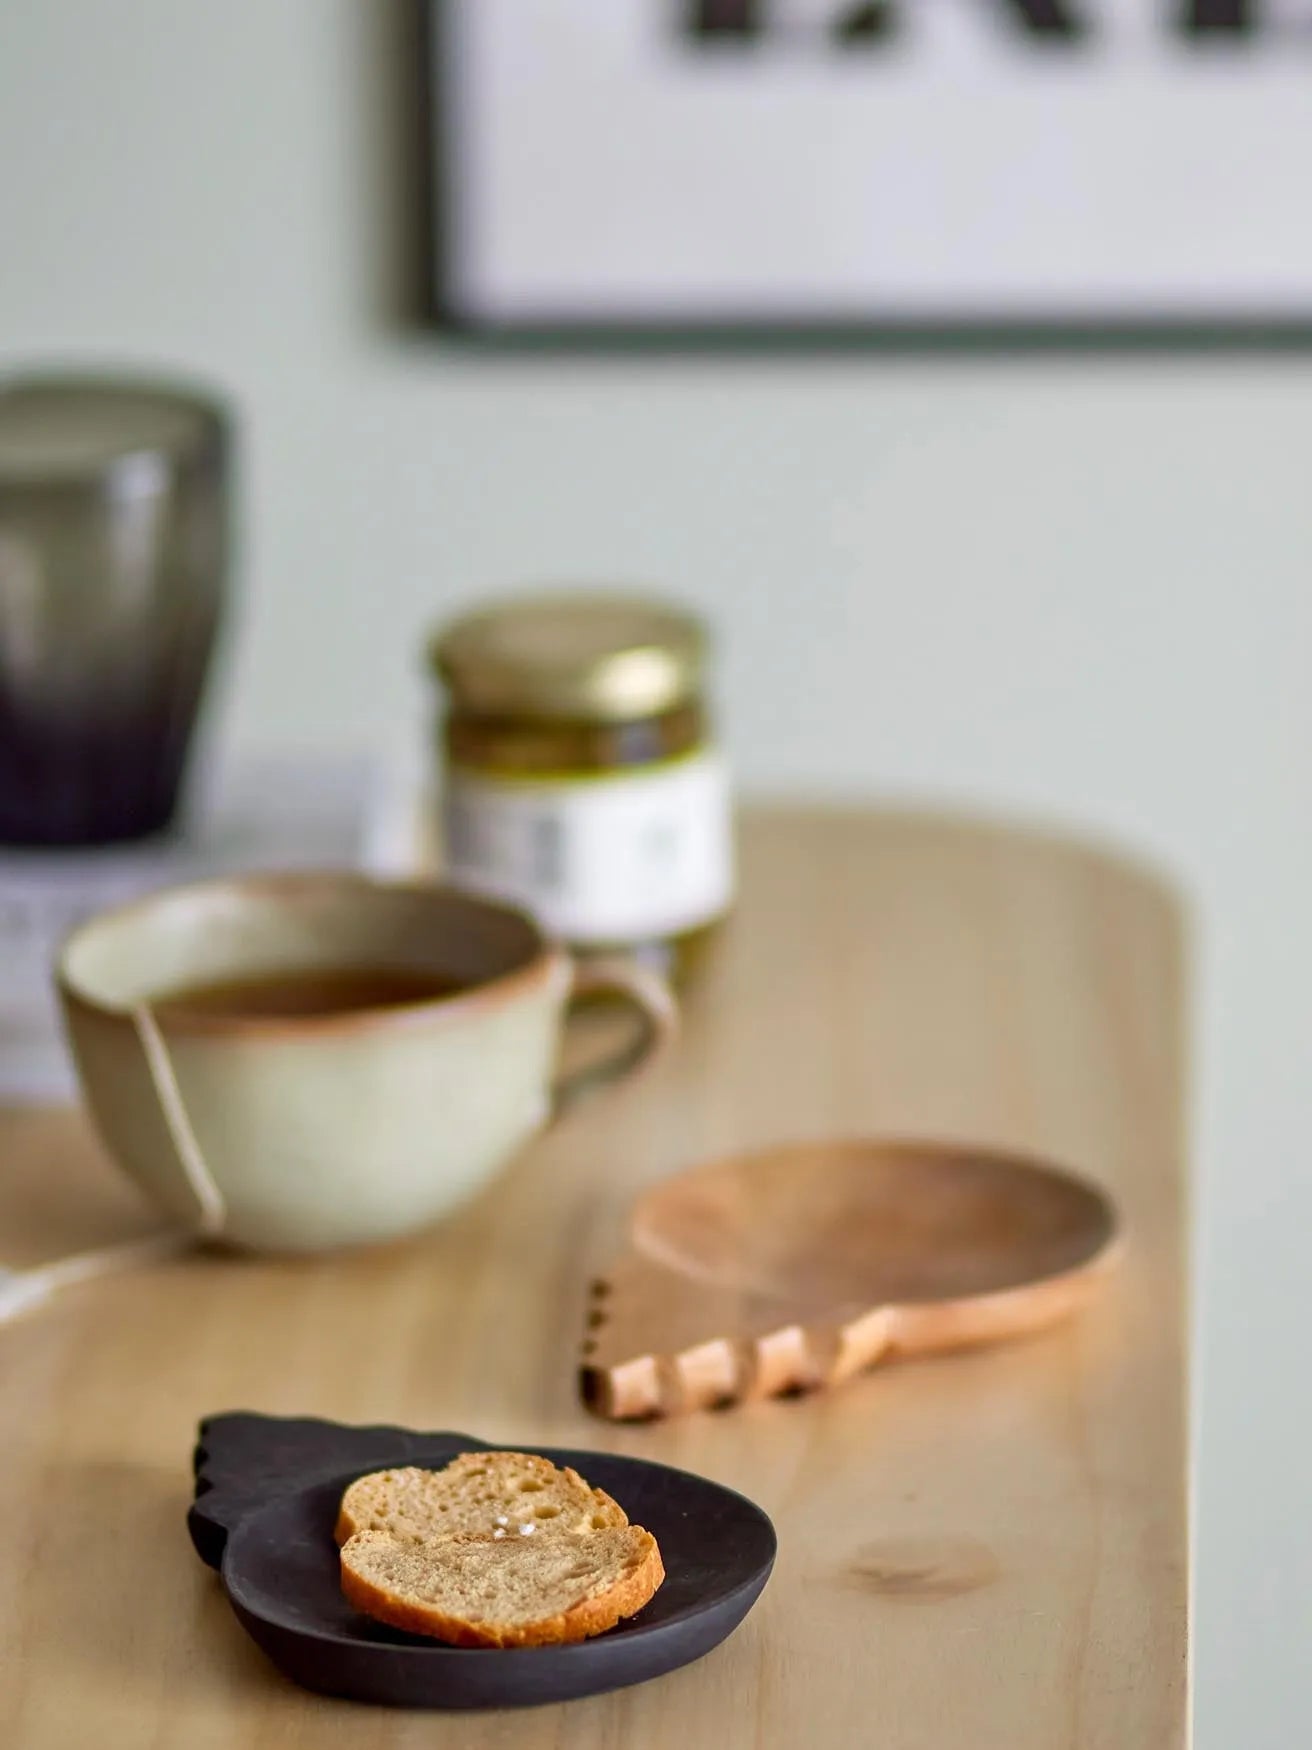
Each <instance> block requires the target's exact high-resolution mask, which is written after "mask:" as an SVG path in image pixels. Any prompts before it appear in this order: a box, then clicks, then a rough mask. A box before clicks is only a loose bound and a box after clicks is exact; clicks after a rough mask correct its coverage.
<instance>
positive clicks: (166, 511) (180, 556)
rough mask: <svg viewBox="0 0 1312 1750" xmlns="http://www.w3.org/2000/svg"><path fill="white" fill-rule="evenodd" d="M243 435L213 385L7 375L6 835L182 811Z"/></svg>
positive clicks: (2, 416) (126, 824)
mask: <svg viewBox="0 0 1312 1750" xmlns="http://www.w3.org/2000/svg"><path fill="white" fill-rule="evenodd" d="M229 450H230V425H229V420H228V417H227V415H226V412H225V410H224V408H223V407H222V405H221V404H220V403H219V402H217V401H215V400H214V399H212V398H211V397H209V396H208V395H203V394H195V393H191V392H188V391H184V390H181V389H177V388H173V387H171V386H168V385H163V384H157V383H153V382H142V381H135V380H133V379H130V378H129V379H111V378H91V377H68V376H64V377H57V376H43V377H39V378H38V377H25V378H21V379H12V378H11V379H8V380H0V843H4V844H10V845H47V846H50V845H70V846H71V845H95V844H108V843H113V842H116V841H120V840H124V839H136V838H143V837H146V836H147V835H149V834H151V833H156V832H159V831H161V830H162V829H164V828H165V827H167V826H168V824H169V823H170V821H171V820H172V819H173V817H174V813H175V810H176V809H177V805H178V801H179V795H180V792H181V789H182V783H183V774H184V772H185V769H186V763H187V753H188V749H189V747H190V745H191V740H192V732H193V730H194V728H195V724H196V718H197V714H198V708H199V705H200V700H201V695H202V691H203V688H204V683H205V678H206V675H207V673H208V670H209V667H210V659H211V655H212V652H213V648H214V642H215V634H216V631H217V628H218V625H219V621H220V617H221V610H222V607H223V601H224V596H225V592H226V586H227V571H228V549H229V529H228V521H229V517H228V472H229Z"/></svg>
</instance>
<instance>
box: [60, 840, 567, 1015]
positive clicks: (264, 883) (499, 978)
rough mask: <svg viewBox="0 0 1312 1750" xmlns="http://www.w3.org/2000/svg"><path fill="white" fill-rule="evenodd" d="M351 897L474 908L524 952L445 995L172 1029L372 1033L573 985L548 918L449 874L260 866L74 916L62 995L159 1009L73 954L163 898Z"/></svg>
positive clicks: (99, 1004) (88, 1003)
mask: <svg viewBox="0 0 1312 1750" xmlns="http://www.w3.org/2000/svg"><path fill="white" fill-rule="evenodd" d="M334 889H335V890H337V891H338V892H340V893H342V894H343V895H347V896H349V895H350V894H352V893H355V894H361V895H381V896H386V895H389V894H396V895H401V896H410V897H413V898H415V899H419V900H424V899H434V900H439V901H441V902H442V903H444V904H447V905H454V906H456V907H457V908H460V907H464V908H466V909H467V910H469V911H470V912H479V913H482V914H483V915H484V916H485V917H486V916H493V917H496V918H499V919H501V920H502V921H503V922H505V923H506V924H507V925H509V926H512V927H515V928H518V929H520V930H522V931H523V932H524V936H525V945H526V950H527V951H526V953H525V955H524V958H523V960H522V962H521V963H519V964H516V965H513V966H511V967H509V968H507V969H506V970H505V971H503V972H497V973H493V974H492V975H491V976H490V977H488V978H485V979H480V980H479V981H478V982H477V983H473V984H471V985H469V987H468V988H466V989H461V990H457V991H453V992H450V993H448V994H445V995H442V996H435V997H421V998H417V999H416V1000H414V1001H412V1002H401V1003H389V1004H386V1005H379V1006H377V1007H373V1008H360V1009H352V1010H350V1011H349V1012H348V1013H345V1014H340V1013H338V1014H325V1015H295V1016H277V1015H240V1014H233V1015H216V1014H205V1013H202V1012H201V1011H199V1010H194V1011H188V1010H187V1009H186V1008H184V1007H182V1006H181V1005H180V1006H178V1007H177V1008H171V1009H169V1010H168V1013H167V1027H168V1032H169V1033H170V1034H195V1035H202V1034H203V1035H206V1036H211V1037H213V1036H221V1037H240V1038H255V1037H258V1038H265V1039H267V1038H285V1037H296V1038H313V1037H320V1036H322V1035H324V1034H333V1035H340V1034H343V1033H354V1032H363V1031H366V1030H370V1031H372V1030H373V1029H376V1028H384V1027H393V1028H401V1027H407V1026H413V1025H416V1024H419V1023H432V1022H436V1021H449V1022H451V1023H452V1024H455V1023H458V1022H460V1021H463V1020H466V1019H468V1018H469V1017H471V1016H473V1015H476V1014H481V1013H482V1012H484V1011H486V1010H487V1009H488V1008H489V1007H492V1006H498V1007H499V1006H501V1005H503V1004H505V1003H508V1002H513V1001H515V1000H517V999H518V998H520V997H523V996H525V995H527V994H528V993H529V992H530V991H532V990H534V989H536V988H538V987H539V986H549V985H552V984H555V985H556V986H557V987H558V988H559V990H560V991H561V993H562V994H564V992H565V991H567V990H568V988H569V984H570V980H571V976H572V972H571V967H572V962H571V958H570V955H569V954H568V952H567V951H566V950H565V949H564V948H563V947H561V946H560V944H559V943H557V942H555V941H553V940H552V939H551V938H550V937H549V936H548V935H547V934H546V933H545V932H544V931H543V929H542V928H541V926H540V925H539V924H538V923H537V922H536V921H535V920H534V919H533V918H532V917H531V916H530V915H529V914H528V913H527V912H525V911H522V910H520V909H519V908H518V907H516V906H513V905H508V904H506V903H504V902H503V901H501V900H497V899H489V898H485V897H484V896H483V895H482V894H476V893H470V892H467V891H466V890H465V889H463V888H459V887H455V886H452V885H449V884H447V883H444V882H442V881H433V880H423V879H421V878H417V877H404V876H401V877H388V876H383V877H380V876H375V875H370V874H368V873H367V872H365V871H361V870H353V869H306V870H277V871H268V872H266V871H258V872H252V873H250V874H244V875H243V874H237V875H214V876H208V877H205V878H203V879H201V880H198V881H186V882H179V883H176V884H174V885H171V886H167V887H160V888H155V889H153V890H152V891H151V892H149V893H143V894H139V895H138V896H137V897H135V898H133V899H130V900H127V901H125V902H124V903H122V904H119V905H113V906H108V907H106V908H105V909H104V910H103V911H98V912H96V913H95V914H94V915H93V916H91V917H88V918H85V919H83V920H82V922H81V923H78V924H75V925H74V926H73V928H72V929H71V930H69V931H68V932H67V934H66V935H65V936H64V937H63V939H62V941H61V942H60V944H59V947H58V949H57V951H56V954H55V964H54V981H55V985H56V988H57V989H58V992H59V994H60V996H61V998H62V999H63V1001H64V1002H65V1003H67V1004H69V1005H70V1006H72V1007H74V1008H76V1009H79V1010H81V1011H82V1012H84V1013H87V1014H93V1015H99V1016H102V1017H104V1018H106V1019H111V1020H123V1021H133V1019H134V1017H135V1015H136V1014H137V1012H138V1011H139V1010H140V1009H141V1008H143V1007H144V1008H148V1009H149V1008H152V1007H153V1005H154V1003H155V1002H156V1001H158V999H157V998H156V997H154V996H152V995H146V996H143V997H142V998H141V999H140V1001H139V1002H135V1003H134V1002H131V1001H113V1000H110V999H108V998H106V997H104V996H100V995H94V994H92V993H91V992H90V991H88V990H87V989H86V988H85V987H84V985H83V984H82V983H81V982H80V981H79V979H78V978H77V976H76V975H75V974H74V972H73V970H72V966H71V962H72V960H73V959H74V957H75V956H76V955H77V953H78V951H79V949H80V948H81V947H82V945H83V944H84V943H85V942H86V941H87V940H88V939H89V938H90V937H92V936H93V935H94V934H96V932H98V931H100V930H102V929H106V928H109V927H112V926H116V925H122V924H125V923H131V922H133V921H134V920H136V919H144V918H146V917H148V916H149V915H150V914H151V913H152V912H155V911H157V910H158V909H159V908H160V907H161V906H164V905H166V904H168V903H169V902H172V901H175V900H182V899H186V898H187V897H188V896H195V897H197V898H201V897H203V896H205V895H206V894H222V893H228V894H232V895H234V896H236V897H237V898H238V899H240V898H241V897H243V896H245V895H252V896H255V897H259V896H261V895H264V896H267V897H269V898H271V899H274V900H277V899H284V900H287V901H294V900H295V898H296V897H297V895H298V894H299V893H302V892H305V891H306V890H312V891H313V892H315V893H331V892H332V891H333V890H334Z"/></svg>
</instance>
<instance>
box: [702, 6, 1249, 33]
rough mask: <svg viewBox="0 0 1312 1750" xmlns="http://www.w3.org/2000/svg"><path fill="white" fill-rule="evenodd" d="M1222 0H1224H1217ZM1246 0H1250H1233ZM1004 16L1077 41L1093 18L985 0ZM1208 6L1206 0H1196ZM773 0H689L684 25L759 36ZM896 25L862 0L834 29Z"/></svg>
mask: <svg viewBox="0 0 1312 1750" xmlns="http://www.w3.org/2000/svg"><path fill="white" fill-rule="evenodd" d="M1213 3H1215V4H1223V3H1224V0H1213ZM1231 3H1232V4H1237V5H1243V4H1244V3H1245V0H1231ZM985 4H987V5H988V6H989V7H990V9H991V10H992V11H994V12H996V13H997V14H998V17H999V19H1000V20H1003V21H1007V20H1009V21H1010V22H1011V24H1012V25H1014V26H1016V27H1017V28H1019V29H1020V30H1022V31H1023V32H1024V33H1025V34H1026V35H1027V36H1032V37H1039V38H1042V39H1046V40H1052V39H1054V38H1055V39H1061V40H1065V41H1075V40H1077V39H1078V38H1080V37H1083V36H1086V35H1087V34H1088V21H1087V20H1086V19H1085V18H1084V17H1083V15H1082V14H1081V13H1079V12H1077V11H1076V10H1075V8H1074V6H1073V5H1072V4H1071V0H985ZM1194 4H1196V5H1198V6H1206V4H1207V0H1194ZM770 10H771V8H770V3H769V0H687V6H686V11H685V25H684V29H685V31H686V32H687V34H688V35H689V36H691V37H693V38H694V39H705V38H713V37H737V38H740V39H741V38H744V37H757V36H761V35H764V34H767V33H768V31H769V29H770V22H771V21H770ZM896 24H897V7H896V3H895V0H862V3H860V4H858V5H855V6H854V5H852V4H850V0H849V4H847V5H843V6H839V7H837V8H836V11H835V16H834V21H833V24H832V26H831V29H832V32H833V34H834V36H835V37H837V38H838V40H839V41H840V42H851V43H870V42H873V41H878V40H880V39H882V38H884V37H887V36H890V35H891V34H892V33H893V31H894V29H895V28H896Z"/></svg>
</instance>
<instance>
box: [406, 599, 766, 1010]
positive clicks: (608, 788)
mask: <svg viewBox="0 0 1312 1750" xmlns="http://www.w3.org/2000/svg"><path fill="white" fill-rule="evenodd" d="M430 656H431V661H432V665H433V667H434V669H435V670H436V672H437V674H438V675H439V676H440V677H441V679H442V680H443V681H444V682H445V685H446V688H447V695H448V708H447V711H446V714H445V719H444V722H443V725H442V749H443V754H444V761H443V764H444V768H445V769H444V783H443V792H442V793H443V803H442V816H443V840H444V848H445V862H446V869H447V873H448V875H449V876H450V878H451V879H452V880H453V881H455V882H457V883H459V884H460V885H462V886H466V887H470V888H473V889H475V890H476V891H479V892H483V893H489V894H492V895H495V896H499V897H501V898H505V899H509V900H511V901H513V902H514V903H515V904H517V905H521V906H524V907H525V908H527V909H528V910H530V911H532V912H533V913H534V914H535V915H536V916H537V917H538V918H539V919H540V921H541V922H542V923H543V924H544V925H545V926H546V928H547V929H549V930H550V931H551V932H552V933H553V934H554V935H556V936H558V937H559V938H560V939H561V940H563V941H565V942H567V943H569V945H570V946H571V947H572V948H574V949H575V950H576V951H578V952H581V953H584V954H588V953H601V952H612V951H614V950H616V949H623V950H626V951H629V952H632V953H636V954H637V955H638V956H639V957H640V958H642V959H643V960H645V961H647V962H648V963H649V964H652V965H654V966H656V967H657V968H658V969H659V970H660V971H662V972H664V973H665V974H666V975H667V976H670V977H672V978H674V979H676V980H678V979H680V978H683V977H684V976H686V975H687V974H688V973H689V972H690V971H691V970H692V968H693V966H694V964H695V963H696V961H697V959H698V958H699V956H700V954H701V952H702V951H703V949H704V948H705V946H706V944H707V943H708V942H709V940H710V938H711V935H712V933H713V931H714V927H715V925H716V924H717V923H718V922H719V921H720V919H722V918H723V916H724V914H725V913H726V912H727V910H728V908H729V905H730V902H731V900H732V896H733V834H732V827H731V820H730V807H729V789H728V779H727V773H726V769H725V765H724V762H723V760H722V758H721V756H720V754H719V752H718V750H717V748H716V746H715V743H714V739H713V736H712V732H711V724H710V716H709V713H708V710H707V704H706V697H705V685H706V635H705V630H704V628H703V627H702V625H701V623H700V622H699V621H698V620H696V619H695V618H693V617H692V616H690V615H689V614H687V613H685V612H683V611H681V610H679V609H677V608H672V607H668V606H665V605H662V604H661V603H658V602H652V601H646V600H641V599H636V598H632V597H628V596H623V595H609V594H607V595H600V594H568V595H539V596H531V597H525V598H521V599H519V600H514V601H509V602H503V603H500V604H498V605H497V606H495V607H492V608H488V609H484V610H482V611H481V612H477V613H473V614H470V615H467V616H466V617H464V618H462V619H460V620H457V621H456V622H455V623H453V624H451V625H448V626H446V627H444V628H442V629H441V630H440V631H439V632H438V633H437V634H436V635H435V637H434V639H433V641H432V644H431V647H430Z"/></svg>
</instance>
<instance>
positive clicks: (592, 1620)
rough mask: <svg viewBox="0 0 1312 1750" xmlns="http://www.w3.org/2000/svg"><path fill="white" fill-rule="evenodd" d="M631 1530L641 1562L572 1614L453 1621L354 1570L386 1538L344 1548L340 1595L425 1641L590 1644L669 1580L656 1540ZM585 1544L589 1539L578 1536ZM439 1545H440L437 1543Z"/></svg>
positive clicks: (472, 1539) (356, 1540) (372, 1534)
mask: <svg viewBox="0 0 1312 1750" xmlns="http://www.w3.org/2000/svg"><path fill="white" fill-rule="evenodd" d="M632 1530H633V1532H634V1534H635V1536H636V1537H637V1538H638V1539H639V1550H640V1552H641V1560H640V1561H639V1563H638V1565H637V1566H636V1567H634V1568H632V1569H629V1570H628V1571H626V1572H625V1573H624V1574H622V1575H621V1576H620V1577H619V1579H618V1580H617V1581H616V1582H615V1584H614V1585H613V1586H610V1587H608V1588H607V1589H606V1591H604V1592H600V1593H597V1594H596V1595H595V1596H594V1597H591V1598H582V1599H580V1600H579V1602H578V1603H577V1604H574V1605H571V1606H570V1608H569V1609H568V1610H564V1611H560V1612H558V1613H557V1614H555V1615H553V1616H546V1617H542V1618H540V1619H539V1620H538V1621H536V1622H529V1623H498V1622H479V1621H474V1620H471V1619H468V1618H464V1617H458V1616H452V1615H449V1614H448V1613H447V1612H446V1611H444V1610H441V1609H439V1608H438V1606H436V1605H432V1604H425V1603H422V1602H420V1601H419V1600H416V1599H408V1598H404V1597H401V1596H400V1595H399V1594H397V1593H396V1592H393V1591H391V1590H389V1589H388V1588H387V1587H386V1586H382V1585H379V1584H378V1583H377V1582H376V1581H374V1580H371V1579H370V1578H369V1577H368V1576H367V1575H366V1574H363V1573H361V1572H360V1571H359V1570H358V1568H356V1567H355V1566H354V1561H353V1558H354V1556H355V1555H356V1554H357V1553H359V1552H360V1551H361V1550H362V1549H364V1548H367V1547H368V1545H369V1544H370V1543H372V1542H374V1541H378V1542H382V1543H389V1542H392V1541H394V1540H392V1539H390V1538H389V1537H388V1534H387V1533H386V1532H381V1531H362V1532H359V1533H357V1534H356V1535H355V1536H354V1537H352V1538H351V1539H350V1540H348V1542H347V1543H346V1544H345V1545H344V1546H343V1549H342V1552H341V1563H342V1592H343V1594H344V1595H345V1597H346V1599H347V1602H348V1603H349V1604H351V1605H352V1606H353V1607H354V1608H355V1609H356V1610H358V1611H360V1612H362V1613H363V1614H364V1615H365V1616H371V1617H373V1618H374V1620H375V1621H377V1622H385V1623H387V1624H388V1625H389V1626H390V1627H391V1628H398V1629H403V1630H404V1631H405V1632H406V1633H407V1634H412V1635H426V1636H428V1637H429V1638H430V1639H433V1640H439V1641H444V1642H446V1643H447V1645H448V1646H453V1647H551V1646H562V1645H567V1644H569V1643H572V1642H575V1641H583V1640H588V1639H590V1638H591V1637H592V1636H593V1635H600V1634H604V1633H605V1632H606V1630H607V1629H612V1628H614V1627H615V1625H616V1623H617V1622H619V1621H620V1620H621V1619H622V1618H623V1617H626V1616H633V1615H635V1614H636V1613H637V1612H638V1611H639V1610H641V1609H642V1607H643V1605H644V1604H646V1603H647V1602H648V1600H649V1599H650V1598H652V1597H653V1595H654V1594H655V1592H656V1590H657V1588H658V1587H659V1586H660V1584H661V1582H662V1581H663V1580H664V1578H665V1567H664V1564H663V1562H662V1561H661V1552H660V1550H659V1548H658V1547H657V1544H656V1539H655V1538H654V1537H653V1536H652V1535H651V1533H650V1532H649V1531H645V1530H643V1528H642V1527H641V1526H636V1525H635V1526H633V1527H632ZM578 1535H580V1537H581V1539H582V1540H583V1541H586V1533H582V1534H578ZM435 1541H436V1540H435ZM442 1541H443V1542H447V1543H453V1542H460V1543H469V1544H474V1543H482V1542H485V1541H487V1540H486V1539H484V1538H481V1537H476V1536H469V1537H467V1538H466V1537H462V1536H461V1535H460V1534H458V1533H457V1534H453V1535H452V1536H451V1537H450V1538H447V1539H444V1540H442Z"/></svg>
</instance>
